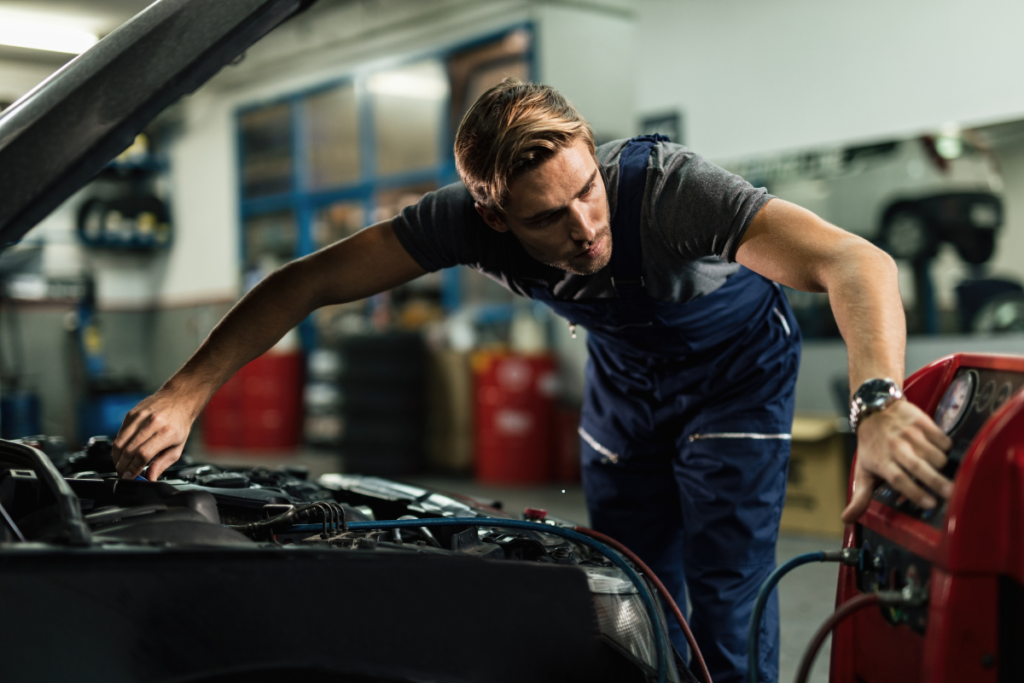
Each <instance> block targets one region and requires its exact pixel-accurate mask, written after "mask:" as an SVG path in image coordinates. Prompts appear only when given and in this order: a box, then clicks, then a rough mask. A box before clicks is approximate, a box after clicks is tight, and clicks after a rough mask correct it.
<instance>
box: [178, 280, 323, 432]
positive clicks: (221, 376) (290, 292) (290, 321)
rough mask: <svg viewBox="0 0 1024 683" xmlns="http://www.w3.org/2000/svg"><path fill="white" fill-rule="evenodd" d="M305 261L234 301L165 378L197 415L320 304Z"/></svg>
mask: <svg viewBox="0 0 1024 683" xmlns="http://www.w3.org/2000/svg"><path fill="white" fill-rule="evenodd" d="M303 265H304V264H303V262H302V261H301V260H300V261H295V262H292V263H289V264H288V265H286V266H283V267H282V268H279V269H278V270H275V271H274V272H272V273H271V274H270V275H268V276H267V277H266V278H264V279H263V280H262V281H261V282H260V283H259V284H257V285H256V286H255V287H254V288H253V289H252V290H251V291H250V292H249V293H248V294H246V295H245V296H244V297H242V299H241V300H240V301H239V302H238V303H237V304H235V306H234V307H232V309H231V310H230V311H229V312H228V314H227V315H226V316H224V318H223V319H222V320H221V321H220V322H219V323H218V324H217V326H216V327H215V328H214V329H213V331H211V332H210V334H209V336H207V338H206V340H205V341H204V342H203V343H202V345H200V347H199V348H198V349H197V350H196V352H195V353H194V354H192V357H191V358H189V360H188V361H187V362H186V363H185V364H184V365H183V366H182V367H181V369H179V370H178V371H177V372H176V373H174V375H173V376H172V377H171V378H170V379H168V380H167V382H165V383H164V386H163V389H166V390H169V391H172V392H174V393H175V394H176V395H178V396H180V397H181V399H182V400H183V401H185V402H186V403H187V404H188V408H189V410H190V412H192V413H193V416H195V415H198V414H199V411H200V410H202V408H203V406H204V405H206V402H207V401H209V400H210V398H211V397H212V396H213V394H214V393H215V392H216V391H217V389H219V388H220V387H221V386H222V385H223V384H224V383H225V382H226V381H227V380H228V379H230V378H231V376H232V375H234V374H235V373H236V372H238V370H239V369H240V368H241V367H242V366H243V365H245V364H246V363H248V362H249V361H251V360H252V359H254V358H256V357H257V356H259V355H260V354H262V353H264V352H265V351H266V350H267V349H269V348H270V347H271V346H273V345H274V344H275V343H277V341H278V340H280V339H281V337H283V336H284V335H285V333H287V332H288V331H289V330H290V329H292V328H293V327H295V326H296V325H298V324H299V323H300V322H301V321H302V320H303V319H304V318H305V317H306V316H307V315H309V314H310V312H312V311H313V310H314V309H315V308H316V306H317V302H316V297H315V294H314V292H313V291H312V290H311V288H310V287H309V286H308V282H307V281H306V278H305V277H304V274H303Z"/></svg>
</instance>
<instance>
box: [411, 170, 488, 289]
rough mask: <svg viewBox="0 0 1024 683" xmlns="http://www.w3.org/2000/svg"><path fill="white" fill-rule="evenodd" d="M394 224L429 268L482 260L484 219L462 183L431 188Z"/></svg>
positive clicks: (417, 260)
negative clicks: (481, 248) (480, 241)
mask: <svg viewBox="0 0 1024 683" xmlns="http://www.w3.org/2000/svg"><path fill="white" fill-rule="evenodd" d="M391 225H392V226H393V228H394V230H395V235H396V236H397V237H398V241H399V242H401V244H402V246H403V247H405V250H406V251H408V252H409V255H410V256H412V257H413V259H414V260H415V261H416V262H417V263H418V264H420V266H422V267H423V268H424V269H426V270H427V271H429V272H434V271H436V270H441V269H442V268H450V267H451V266H457V265H460V264H474V263H476V262H478V261H479V249H480V244H479V239H480V234H481V230H480V227H481V225H485V224H484V223H483V219H482V218H480V215H479V214H478V213H477V212H476V209H475V208H474V207H473V198H472V196H471V195H470V194H469V191H468V190H466V187H465V186H464V185H463V184H462V183H455V184H454V185H447V186H445V187H442V188H441V189H440V190H437V191H436V192H428V193H427V194H425V195H424V196H423V198H422V199H420V200H419V201H418V202H416V203H415V204H413V205H411V206H407V207H406V208H404V209H402V212H401V213H399V214H398V216H396V217H395V219H394V220H393V221H392V223H391Z"/></svg>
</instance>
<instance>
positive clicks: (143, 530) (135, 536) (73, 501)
mask: <svg viewBox="0 0 1024 683" xmlns="http://www.w3.org/2000/svg"><path fill="white" fill-rule="evenodd" d="M19 446H30V447H31V448H30V449H24V448H22V449H19V448H18V447H19ZM33 449H34V453H36V454H38V455H37V456H36V457H37V459H38V460H39V461H40V462H30V461H29V460H26V459H25V456H24V455H23V453H27V452H29V451H33ZM41 454H45V458H44V457H42V455H41ZM42 461H46V462H42ZM57 473H59V475H57ZM54 475H57V476H59V482H57V483H56V484H55V483H54V482H48V481H46V479H47V478H51V479H53V478H56V477H55V476H54ZM61 482H62V484H61ZM58 485H61V486H63V490H64V493H63V494H62V493H60V488H55V486H58ZM76 505H77V507H78V508H79V510H80V521H79V522H78V523H77V524H78V526H77V527H76V525H75V523H74V521H73V520H72V521H71V522H69V519H70V518H73V517H75V515H69V511H68V507H69V506H71V507H74V506H76ZM0 513H2V514H3V516H4V518H5V520H0V548H2V547H3V544H8V543H10V544H16V543H26V544H40V543H41V544H47V543H55V544H61V543H64V544H66V543H69V542H70V544H71V545H74V544H75V543H76V542H77V543H83V542H87V543H88V544H91V545H92V546H93V547H95V546H96V545H100V546H104V547H109V548H111V549H116V548H124V547H129V546H130V547H133V548H137V547H139V546H142V547H147V548H153V549H176V548H177V549H181V548H190V549H196V548H240V547H246V546H248V547H253V546H255V547H259V548H264V549H266V548H278V549H301V548H306V549H320V550H333V549H338V550H343V551H357V552H360V553H387V554H414V555H435V556H447V557H470V558H476V559H482V560H491V561H501V562H517V563H522V562H525V563H541V564H553V565H568V566H574V567H577V568H579V569H580V570H581V571H583V572H585V574H586V577H587V582H588V584H589V586H590V591H591V593H592V596H593V601H594V611H595V613H596V616H597V621H598V630H599V631H600V634H601V636H602V638H603V639H604V640H605V641H606V642H607V643H608V644H609V645H610V646H612V647H613V648H614V649H615V650H616V651H618V652H619V653H620V654H621V655H622V656H624V657H626V658H627V659H628V660H630V661H631V662H633V663H634V664H636V665H637V666H638V667H639V669H640V671H641V672H642V673H643V674H644V675H645V677H650V676H651V675H652V674H653V672H654V671H655V669H656V656H655V655H656V653H655V647H656V645H655V637H656V635H655V632H654V628H655V625H654V624H652V623H651V618H650V612H649V611H648V610H646V609H645V608H644V606H643V604H642V603H641V601H640V599H639V596H638V591H637V588H636V586H635V585H634V583H631V581H630V579H629V577H628V576H627V575H626V574H625V573H624V572H623V571H622V570H621V569H620V568H619V567H616V566H615V564H614V563H613V562H612V561H610V560H609V558H608V557H606V556H604V555H602V554H601V553H599V552H595V551H594V550H593V549H592V548H591V547H588V546H587V545H584V544H581V543H577V542H574V541H573V540H570V539H567V538H563V537H560V536H558V535H555V534H553V533H552V534H548V533H543V532H538V531H535V530H533V529H521V528H520V529H516V528H503V527H501V526H497V525H496V526H460V525H458V524H456V525H451V526H428V525H427V524H424V525H416V524H410V525H408V526H405V527H404V528H390V529H374V528H372V527H367V525H365V524H362V525H359V526H360V528H359V529H358V530H354V529H351V528H349V525H350V524H353V523H366V522H378V521H383V520H409V521H415V520H437V519H444V518H450V519H452V520H466V519H469V518H482V519H508V520H514V519H517V518H516V517H513V516H511V515H509V514H508V513H506V512H504V511H502V510H501V509H500V503H496V502H490V503H487V502H482V501H478V500H475V499H472V498H468V497H462V496H457V495H452V494H444V493H438V492H434V491H429V490H426V489H423V488H419V487H416V486H411V485H407V484H402V483H399V482H395V481H391V480H387V479H382V478H377V477H369V476H360V475H349V474H328V475H324V476H323V477H321V478H319V479H318V480H317V481H311V480H310V479H309V477H308V472H307V471H306V470H305V469H302V468H284V469H281V470H272V469H268V468H266V467H253V468H236V467H224V466H218V465H212V464H204V463H200V462H196V461H194V460H193V459H192V458H190V457H189V456H187V455H184V456H182V457H181V458H180V459H179V461H178V462H176V463H175V464H174V465H172V466H171V467H169V468H168V470H167V471H166V472H164V473H163V475H162V476H161V477H160V480H159V481H157V482H150V481H141V480H125V479H120V478H119V477H118V476H117V473H116V472H115V471H114V467H113V463H112V459H111V442H110V440H109V439H107V438H105V437H94V438H93V439H91V440H90V441H89V443H88V445H87V447H86V448H85V449H84V450H81V451H75V452H71V451H69V450H68V449H67V448H66V447H65V446H64V443H63V441H62V440H61V439H59V438H46V437H33V438H30V439H24V440H22V443H21V444H18V443H15V442H2V441H0ZM533 521H542V522H543V523H544V524H547V525H551V526H562V527H567V528H572V527H573V525H572V524H571V523H568V522H563V521H560V520H554V519H543V518H542V516H541V515H540V514H539V512H538V513H536V514H535V516H534V519H533ZM83 522H84V525H83V524H82V523H83ZM76 538H77V540H76ZM83 539H87V540H86V541H83ZM657 617H658V620H659V621H660V622H661V623H659V624H657V627H658V628H659V629H661V632H664V631H665V629H666V624H665V617H664V614H663V613H661V611H660V604H659V605H658V615H657ZM671 656H673V657H674V659H673V663H672V664H673V665H672V666H671V667H670V668H671V676H670V677H669V679H668V680H675V681H679V680H682V681H689V680H695V679H693V678H692V675H691V673H690V671H689V669H688V668H687V667H686V665H685V663H683V661H682V659H681V658H679V656H678V654H676V653H675V651H674V650H673V651H672V654H671ZM638 680H644V679H638Z"/></svg>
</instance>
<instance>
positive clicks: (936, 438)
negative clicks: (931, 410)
mask: <svg viewBox="0 0 1024 683" xmlns="http://www.w3.org/2000/svg"><path fill="white" fill-rule="evenodd" d="M918 425H919V426H920V427H921V432H922V433H923V434H924V436H925V438H926V439H928V441H930V442H931V443H932V445H934V446H935V447H936V448H938V449H940V450H941V451H942V452H943V453H948V452H949V449H950V448H952V447H953V441H952V439H950V438H949V437H948V436H946V433H945V432H944V431H942V430H941V429H939V426H938V425H937V424H935V422H934V421H933V420H932V419H931V418H930V417H928V416H927V415H925V416H924V419H922V420H919V421H918Z"/></svg>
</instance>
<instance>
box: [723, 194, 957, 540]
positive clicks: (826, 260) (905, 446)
mask: <svg viewBox="0 0 1024 683" xmlns="http://www.w3.org/2000/svg"><path fill="white" fill-rule="evenodd" d="M736 260H737V261H738V262H739V263H741V264H743V265H745V266H747V267H748V268H750V269H751V270H753V271H756V272H758V273H760V274H761V275H764V276H765V277H767V278H770V279H772V280H774V281H776V282H780V283H782V284H784V285H786V286H788V287H792V288H793V289H800V290H803V291H805V292H828V295H829V301H830V303H831V305H832V311H833V313H834V314H835V317H836V322H837V323H838V325H839V331H840V333H841V334H842V335H843V339H844V340H845V341H846V348H847V353H848V356H849V372H850V387H851V388H852V389H856V388H857V387H859V386H860V385H861V384H862V383H863V382H864V381H866V380H868V379H872V378H875V377H889V378H891V379H892V380H894V381H895V382H896V383H897V384H899V385H900V386H902V385H903V373H904V353H905V350H906V336H907V335H906V322H905V319H904V313H903V305H902V302H901V299H900V292H899V284H898V282H897V271H896V264H895V262H893V260H892V258H890V257H889V255H888V254H886V253H885V252H883V251H882V250H881V249H878V248H877V247H875V246H874V245H872V244H871V243H869V242H868V241H866V240H864V239H862V238H860V237H858V236H856V235H853V234H851V233H848V232H846V231H845V230H841V229H840V228H837V227H836V226H834V225H831V224H829V223H826V222H825V221H823V220H822V219H821V218H819V217H818V216H816V215H815V214H813V213H811V212H810V211H808V210H806V209H803V208H801V207H799V206H797V205H795V204H791V203H789V202H787V201H784V200H782V199H772V200H771V201H770V202H768V203H767V204H766V205H765V206H764V208H762V209H761V211H760V212H758V214H757V215H756V216H755V217H754V219H753V221H751V223H750V226H749V227H748V228H747V232H746V233H745V234H744V236H743V238H742V240H741V241H740V246H739V249H738V251H737V252H736ZM951 445H952V444H951V443H950V441H949V438H948V437H947V436H946V435H945V434H944V433H943V432H942V430H940V429H939V428H938V427H937V426H936V425H935V423H934V421H932V419H931V418H930V417H928V416H927V415H926V414H925V413H924V412H922V411H921V410H920V409H919V408H917V407H916V406H914V405H913V404H912V403H910V402H909V401H897V402H896V403H895V404H893V405H892V406H890V407H889V408H887V409H886V410H883V411H881V412H877V413H873V414H871V415H868V416H867V417H865V418H864V419H863V420H862V421H861V424H860V426H859V427H858V429H857V447H858V448H857V464H856V467H855V470H854V480H853V498H852V500H851V501H850V505H849V506H847V508H846V510H845V511H844V512H843V520H844V521H846V522H852V521H854V520H856V519H857V518H858V517H860V515H862V514H863V513H864V511H865V510H867V507H868V504H869V503H870V502H871V492H872V490H873V489H874V486H875V483H876V482H877V480H878V478H881V479H884V480H886V481H887V482H889V483H890V484H891V485H892V486H893V488H895V489H896V490H897V491H899V492H900V493H902V494H904V495H905V496H907V498H910V499H911V500H913V501H914V502H915V503H917V504H918V505H920V506H922V507H924V508H931V507H934V506H935V505H936V501H935V500H934V499H933V498H932V496H931V495H929V494H928V493H927V492H926V491H925V490H924V489H923V488H922V487H921V486H919V485H918V484H916V483H914V481H913V480H912V479H911V475H912V476H913V477H915V478H916V479H917V480H918V481H919V482H921V483H923V484H924V485H925V486H927V487H929V488H930V489H932V490H933V491H935V492H936V493H938V494H939V495H941V496H944V497H948V496H949V495H950V494H951V493H952V486H953V485H952V483H951V482H950V481H949V480H948V479H946V478H945V477H943V476H942V475H941V474H939V472H938V471H937V470H939V469H941V468H942V466H943V465H945V463H946V455H945V452H946V451H948V450H949V448H950V447H951Z"/></svg>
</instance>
